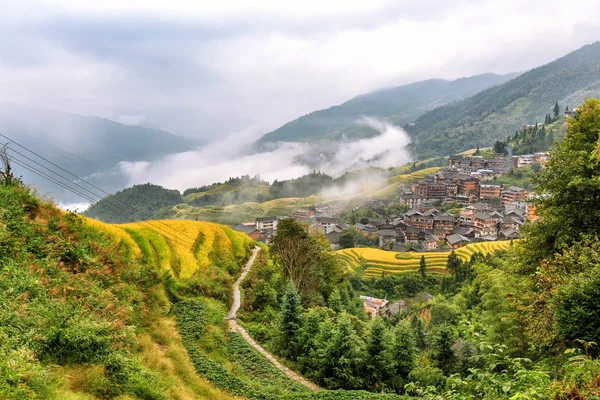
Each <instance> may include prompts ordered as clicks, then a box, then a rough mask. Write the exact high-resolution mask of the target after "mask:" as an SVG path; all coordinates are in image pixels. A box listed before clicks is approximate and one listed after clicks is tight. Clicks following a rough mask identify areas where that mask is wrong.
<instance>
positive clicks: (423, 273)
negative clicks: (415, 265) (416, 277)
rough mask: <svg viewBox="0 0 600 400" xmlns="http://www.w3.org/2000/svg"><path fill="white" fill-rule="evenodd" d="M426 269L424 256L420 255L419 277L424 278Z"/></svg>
mask: <svg viewBox="0 0 600 400" xmlns="http://www.w3.org/2000/svg"><path fill="white" fill-rule="evenodd" d="M426 271H427V262H426V261H425V256H421V261H420V262H419V273H420V274H421V277H423V278H425V272H426Z"/></svg>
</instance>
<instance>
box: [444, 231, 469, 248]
mask: <svg viewBox="0 0 600 400" xmlns="http://www.w3.org/2000/svg"><path fill="white" fill-rule="evenodd" d="M469 242H470V240H469V238H467V237H466V236H462V235H458V234H456V233H455V234H452V235H448V236H446V244H447V245H448V247H450V248H451V249H458V248H459V247H462V246H464V245H465V244H467V243H469Z"/></svg>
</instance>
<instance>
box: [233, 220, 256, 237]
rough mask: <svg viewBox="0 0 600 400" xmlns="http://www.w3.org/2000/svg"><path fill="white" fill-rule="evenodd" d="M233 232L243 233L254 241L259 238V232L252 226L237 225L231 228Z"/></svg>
mask: <svg viewBox="0 0 600 400" xmlns="http://www.w3.org/2000/svg"><path fill="white" fill-rule="evenodd" d="M233 229H234V230H236V231H238V232H243V233H245V234H246V235H248V236H249V237H250V239H252V240H254V241H256V240H258V238H259V237H260V231H259V230H258V229H256V227H255V226H254V225H243V224H238V225H236V226H234V227H233Z"/></svg>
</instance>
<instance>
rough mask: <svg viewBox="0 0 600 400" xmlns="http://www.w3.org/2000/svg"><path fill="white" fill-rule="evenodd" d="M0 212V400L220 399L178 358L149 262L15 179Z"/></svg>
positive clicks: (5, 189)
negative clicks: (58, 399)
mask: <svg viewBox="0 0 600 400" xmlns="http://www.w3.org/2000/svg"><path fill="white" fill-rule="evenodd" d="M0 209H1V210H2V212H1V213H0V291H1V292H2V296H1V297H0V354H1V355H2V357H1V358H0V398H3V399H4V398H6V399H27V398H43V399H52V398H61V399H62V398H73V399H80V398H81V399H83V398H115V397H119V396H122V397H131V398H145V399H170V398H186V397H187V398H189V397H202V398H211V399H221V398H229V396H228V395H227V394H225V393H222V392H219V391H217V390H214V389H212V388H211V387H210V386H209V385H208V384H207V383H206V382H205V381H203V380H201V379H199V378H198V377H197V376H195V375H194V374H193V371H192V370H191V368H190V363H189V359H187V358H186V357H185V356H182V354H183V352H184V350H183V348H182V344H181V341H180V340H179V337H178V335H177V333H176V332H175V331H174V330H173V329H172V326H170V325H169V320H168V318H166V316H165V315H164V312H165V310H168V307H169V301H168V299H167V296H166V293H165V291H164V289H163V282H164V281H163V278H162V277H161V275H162V272H163V271H160V269H159V265H156V264H153V263H151V262H150V260H146V259H144V257H139V256H136V254H135V253H134V252H133V251H132V248H131V247H129V245H128V243H127V242H126V241H121V242H119V243H115V242H114V240H113V238H112V237H110V236H108V235H106V234H104V233H103V232H101V231H99V230H97V229H95V228H94V227H92V226H90V225H88V224H87V223H86V222H85V221H84V220H83V219H82V218H80V217H78V216H77V215H75V214H72V213H63V212H61V211H59V210H57V209H56V208H54V206H53V205H51V204H49V203H46V202H43V201H40V200H38V199H37V198H35V197H33V196H32V195H31V194H30V193H29V191H28V189H26V188H24V187H22V186H21V185H20V184H19V183H18V182H17V183H15V184H14V185H9V186H6V185H3V186H0ZM158 346H163V348H164V350H165V352H159V351H157V348H158ZM167 350H168V351H167ZM174 365H177V366H176V367H173V366H174Z"/></svg>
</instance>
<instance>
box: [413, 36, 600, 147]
mask: <svg viewBox="0 0 600 400" xmlns="http://www.w3.org/2000/svg"><path fill="white" fill-rule="evenodd" d="M599 95H600V42H596V43H593V44H590V45H587V46H584V47H582V48H581V49H579V50H576V51H574V52H572V53H570V54H567V55H566V56H564V57H562V58H559V59H558V60H556V61H553V62H551V63H549V64H546V65H543V66H541V67H538V68H535V69H533V70H531V71H529V72H526V73H524V74H522V75H520V76H518V77H517V78H515V79H513V80H511V81H508V82H506V83H503V84H501V85H498V86H495V87H492V88H489V89H487V90H485V91H483V92H481V93H478V94H476V95H474V96H472V97H469V98H467V99H464V100H462V101H459V102H456V103H452V104H447V105H445V106H441V107H439V108H436V109H435V110H432V111H429V112H427V113H425V114H423V115H422V116H420V117H419V118H418V119H417V120H416V121H415V125H414V126H408V127H407V132H408V133H409V134H410V136H411V137H412V138H413V141H414V143H415V151H416V153H417V154H418V155H420V156H432V155H442V154H443V155H448V154H452V153H455V152H459V151H461V150H464V149H466V148H472V147H476V146H477V145H479V146H482V147H483V146H489V145H492V144H493V143H494V141H495V140H497V139H504V138H506V137H507V136H508V135H510V134H514V132H515V130H517V129H519V128H520V127H521V126H522V125H523V124H533V123H535V122H543V121H544V116H545V115H546V114H547V113H551V112H552V108H553V106H554V104H555V103H556V102H557V101H558V102H559V104H560V112H561V113H562V112H563V111H564V109H565V107H566V106H567V105H568V106H570V107H576V106H577V105H578V104H580V103H581V102H582V101H583V100H584V98H585V97H594V96H595V97H597V96H599Z"/></svg>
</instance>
